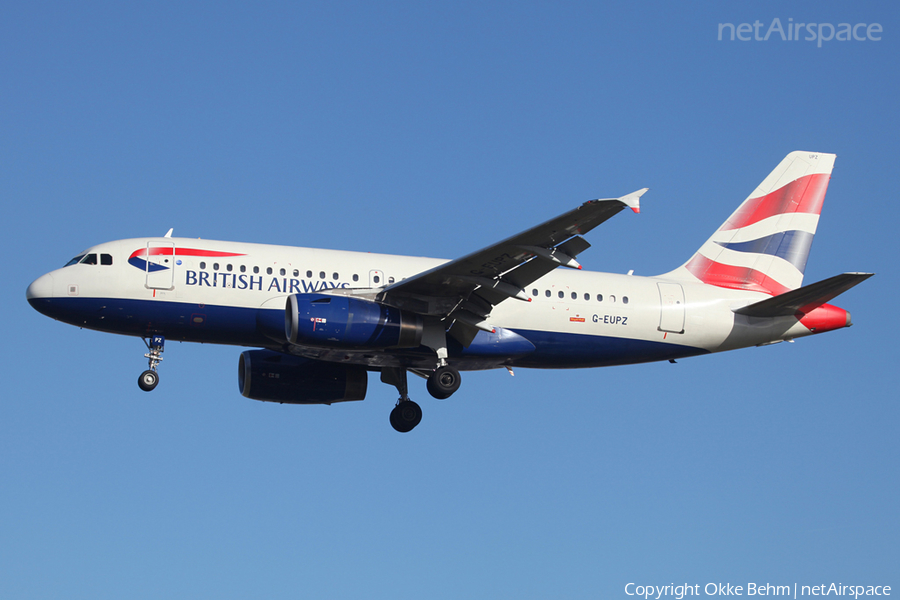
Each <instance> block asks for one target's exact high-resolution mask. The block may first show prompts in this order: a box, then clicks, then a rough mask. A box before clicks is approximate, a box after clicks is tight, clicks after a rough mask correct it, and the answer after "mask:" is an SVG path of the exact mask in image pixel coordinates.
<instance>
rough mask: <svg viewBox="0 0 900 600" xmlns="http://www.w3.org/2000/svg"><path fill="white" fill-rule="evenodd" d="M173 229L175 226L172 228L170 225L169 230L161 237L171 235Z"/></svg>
mask: <svg viewBox="0 0 900 600" xmlns="http://www.w3.org/2000/svg"><path fill="white" fill-rule="evenodd" d="M173 231H175V228H174V227H170V228H169V230H168V231H167V232H166V235H164V236H163V237H172V232H173Z"/></svg>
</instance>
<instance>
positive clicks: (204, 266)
mask: <svg viewBox="0 0 900 600" xmlns="http://www.w3.org/2000/svg"><path fill="white" fill-rule="evenodd" d="M200 268H201V269H205V268H206V263H205V262H203V261H201V262H200Z"/></svg>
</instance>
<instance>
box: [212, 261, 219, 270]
mask: <svg viewBox="0 0 900 600" xmlns="http://www.w3.org/2000/svg"><path fill="white" fill-rule="evenodd" d="M218 270H219V263H213V271H218Z"/></svg>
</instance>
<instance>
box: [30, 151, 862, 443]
mask: <svg viewBox="0 0 900 600" xmlns="http://www.w3.org/2000/svg"><path fill="white" fill-rule="evenodd" d="M834 160H835V155H834V154H825V153H818V152H799V151H798V152H791V153H790V154H788V155H787V156H786V157H785V158H784V160H782V161H781V162H780V163H779V164H778V166H777V167H776V168H775V170H773V171H772V172H771V173H770V174H769V175H768V176H767V177H766V178H765V179H764V180H763V182H762V183H761V184H760V185H759V186H758V187H757V188H756V190H754V191H753V192H752V193H751V194H750V196H748V197H747V199H746V200H744V202H743V203H741V204H740V206H739V207H738V208H737V210H736V211H735V212H734V213H733V214H732V215H731V216H730V217H729V218H728V219H727V220H726V221H725V223H723V224H722V226H721V227H719V228H718V229H717V230H716V231H715V233H713V235H712V237H710V238H709V240H708V241H706V242H705V243H704V244H703V245H702V246H701V247H700V248H699V249H698V250H697V252H696V253H694V255H693V256H691V257H690V259H688V261H687V262H685V263H684V264H682V265H681V266H679V267H678V268H676V269H674V270H673V271H669V272H668V273H664V274H662V275H658V276H655V277H640V276H635V275H633V274H632V273H628V274H624V275H623V274H614V273H599V272H587V271H585V270H583V269H582V266H581V264H580V263H579V262H578V261H577V260H576V257H577V256H578V255H579V254H581V253H582V252H584V251H585V250H587V249H588V248H589V247H590V244H589V243H588V242H587V241H586V240H585V238H584V237H583V235H584V234H586V233H588V232H589V231H591V230H592V229H594V228H595V227H597V226H598V225H600V224H601V223H603V222H604V221H606V220H607V219H610V218H611V217H613V216H614V215H616V214H618V213H619V212H620V211H622V210H624V209H626V208H630V209H631V210H632V211H634V212H635V213H639V212H640V203H639V200H640V197H641V196H642V195H643V194H644V192H646V191H647V188H644V189H641V190H638V191H636V192H632V193H630V194H627V195H625V196H622V197H619V198H608V199H601V200H591V201H588V202H585V203H583V204H581V205H580V206H578V207H577V208H574V209H572V210H570V211H568V212H566V213H564V214H562V215H560V216H558V217H556V218H554V219H550V220H549V221H546V222H545V223H542V224H540V225H537V226H536V227H532V228H531V229H528V230H527V231H523V232H521V233H518V234H516V235H513V236H512V237H509V238H507V239H505V240H503V241H501V242H499V243H496V244H492V245H490V246H488V247H486V248H483V249H481V250H478V251H476V252H473V253H471V254H468V255H466V256H463V257H461V258H457V259H456V260H449V261H448V260H441V259H433V258H420V257H411V256H393V255H386V254H372V253H365V252H349V251H341V250H323V249H314V248H295V247H287V246H274V245H264V244H250V243H241V242H227V241H212V240H199V239H187V238H174V237H172V230H171V229H170V230H169V232H168V233H167V234H166V235H165V236H163V237H147V238H137V239H127V240H118V241H113V242H107V243H103V244H99V245H97V246H93V247H91V248H89V249H87V250H85V251H84V252H81V253H79V254H78V255H77V256H76V257H75V258H73V259H72V260H70V261H69V262H68V263H66V265H65V266H63V267H62V268H60V269H57V270H55V271H51V272H50V273H47V274H46V275H43V276H41V277H39V278H37V279H36V280H35V281H34V282H33V283H32V284H31V285H29V286H28V290H27V292H26V297H27V299H28V302H29V303H30V304H31V306H32V307H34V308H35V309H36V310H37V311H38V312H41V313H43V314H44V315H47V316H49V317H52V318H54V319H57V320H59V321H62V322H64V323H69V324H71V325H76V326H78V327H83V328H88V329H94V330H98V331H104V332H109V333H117V334H122V335H129V336H135V337H140V338H142V339H143V341H144V344H145V345H146V346H147V349H148V352H147V353H146V354H145V355H144V356H145V358H147V359H148V368H147V370H145V371H144V372H143V373H141V375H140V377H139V379H138V385H139V386H140V388H141V389H142V390H144V391H151V390H153V389H154V388H155V387H156V386H157V384H158V383H159V374H158V370H157V367H158V366H159V364H160V361H162V358H163V357H162V354H163V351H164V349H165V341H166V340H178V341H184V342H200V343H213V344H229V345H234V346H242V347H249V348H253V349H251V350H245V351H243V352H242V353H241V355H240V358H239V363H238V386H239V389H240V392H241V394H242V395H244V396H246V397H247V398H251V399H255V400H262V401H269V402H279V403H289V404H331V403H333V402H342V401H353V400H363V399H364V398H365V396H366V390H367V383H368V373H369V372H373V373H374V372H377V373H379V374H380V379H381V381H382V382H383V383H386V384H389V385H392V386H394V387H396V389H397V391H398V392H399V394H400V398H399V400H398V401H397V403H396V405H395V407H394V409H393V410H392V411H391V413H390V423H391V425H392V426H393V428H394V429H395V430H397V431H398V432H403V433H405V432H409V431H411V430H412V429H413V428H414V427H416V425H418V424H419V422H420V421H421V419H422V409H421V407H420V406H419V405H418V404H417V403H416V402H414V401H413V400H411V399H410V397H409V386H408V382H407V375H408V373H412V374H414V375H418V376H420V377H422V378H424V379H425V380H426V388H427V390H428V392H429V393H430V395H431V396H433V397H435V398H438V399H445V398H449V397H450V396H451V395H452V394H453V393H454V392H456V391H457V390H458V389H459V387H460V382H461V377H460V371H467V370H484V369H503V368H506V369H508V370H509V372H510V373H513V368H518V367H522V368H536V369H563V368H585V367H600V366H612V365H625V364H634V363H645V362H651V361H666V360H668V361H671V362H674V361H675V360H676V359H680V358H686V357H691V356H697V355H703V354H709V353H712V352H721V351H725V350H734V349H737V348H745V347H750V346H764V345H768V344H774V343H778V342H782V341H793V340H794V339H796V338H800V337H804V336H808V335H812V334H818V333H823V332H826V331H832V330H835V329H841V328H844V327H849V326H850V325H851V320H850V314H849V313H848V312H847V311H845V310H843V309H841V308H838V307H836V306H832V305H830V304H828V302H829V301H831V300H832V299H833V298H835V297H836V296H838V295H839V294H841V293H843V292H845V291H847V290H849V289H850V288H852V287H853V286H855V285H857V284H859V283H861V282H862V281H864V280H865V279H867V278H869V277H871V276H872V275H873V273H843V274H840V275H837V276H834V277H831V278H828V279H825V280H823V281H819V282H817V283H813V284H809V285H805V286H804V285H803V273H804V270H805V268H806V262H807V258H808V256H809V250H810V245H811V244H812V240H813V236H814V234H815V232H816V227H817V225H818V222H819V215H820V214H821V209H822V202H823V200H824V198H825V192H826V190H827V187H828V182H829V180H830V177H831V172H832V169H833V166H834Z"/></svg>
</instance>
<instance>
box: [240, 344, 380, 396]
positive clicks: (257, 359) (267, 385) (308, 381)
mask: <svg viewBox="0 0 900 600" xmlns="http://www.w3.org/2000/svg"><path fill="white" fill-rule="evenodd" d="M367 384H368V375H367V373H366V369H365V367H361V366H359V365H346V364H338V363H330V362H324V361H320V360H312V359H309V358H303V357H300V356H292V355H290V354H281V353H280V352H272V351H271V350H247V351H246V352H242V353H241V359H240V361H239V363H238V387H239V388H240V390H241V394H242V395H243V396H246V397H247V398H250V399H252V400H263V401H266V402H285V403H288V404H331V403H332V402H344V401H348V400H363V399H364V398H365V397H366V386H367Z"/></svg>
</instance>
